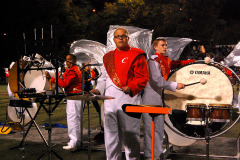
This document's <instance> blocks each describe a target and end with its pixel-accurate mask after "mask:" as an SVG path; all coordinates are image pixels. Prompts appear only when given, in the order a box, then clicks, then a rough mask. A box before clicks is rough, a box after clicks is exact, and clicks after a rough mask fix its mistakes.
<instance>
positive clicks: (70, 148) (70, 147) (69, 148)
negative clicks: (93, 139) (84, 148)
mask: <svg viewBox="0 0 240 160" xmlns="http://www.w3.org/2000/svg"><path fill="white" fill-rule="evenodd" d="M63 149H65V150H72V149H75V147H73V146H70V145H67V146H63Z"/></svg>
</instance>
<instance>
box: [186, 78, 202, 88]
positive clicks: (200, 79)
mask: <svg viewBox="0 0 240 160" xmlns="http://www.w3.org/2000/svg"><path fill="white" fill-rule="evenodd" d="M198 83H201V84H202V85H204V84H206V83H207V80H206V79H205V78H201V79H200V81H199V82H195V83H190V84H186V85H185V87H186V86H191V85H194V84H198Z"/></svg>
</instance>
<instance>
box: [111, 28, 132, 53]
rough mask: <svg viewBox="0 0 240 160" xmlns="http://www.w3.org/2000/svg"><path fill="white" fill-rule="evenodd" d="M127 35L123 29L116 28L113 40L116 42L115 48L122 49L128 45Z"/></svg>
mask: <svg viewBox="0 0 240 160" xmlns="http://www.w3.org/2000/svg"><path fill="white" fill-rule="evenodd" d="M128 40H129V37H128V35H127V32H126V31H125V30H124V29H118V30H116V31H115V33H114V38H113V41H114V43H115V44H116V47H117V49H119V50H123V49H124V48H126V47H127V46H128Z"/></svg>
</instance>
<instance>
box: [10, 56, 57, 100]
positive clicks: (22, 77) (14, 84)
mask: <svg viewBox="0 0 240 160" xmlns="http://www.w3.org/2000/svg"><path fill="white" fill-rule="evenodd" d="M36 62H37V63H36ZM17 68H18V66H17V62H16V63H15V64H14V65H13V66H12V68H11V70H10V74H9V87H10V90H11V92H12V93H13V95H14V96H15V97H16V98H18V99H20V98H19V96H18V92H19V88H20V87H23V88H35V89H36V92H37V93H42V92H45V91H46V90H48V89H50V83H49V81H48V80H47V79H46V76H45V71H47V72H49V74H50V75H51V77H54V78H56V73H55V70H47V69H46V68H54V67H53V65H52V64H51V63H50V62H48V61H46V60H44V61H43V62H41V63H40V62H39V61H36V60H35V61H34V63H33V62H27V61H25V60H23V59H20V60H19V68H20V69H24V72H19V73H18V71H17V70H18V69H17ZM18 77H19V78H18ZM55 86H56V85H55V84H52V89H55ZM23 100H29V98H23Z"/></svg>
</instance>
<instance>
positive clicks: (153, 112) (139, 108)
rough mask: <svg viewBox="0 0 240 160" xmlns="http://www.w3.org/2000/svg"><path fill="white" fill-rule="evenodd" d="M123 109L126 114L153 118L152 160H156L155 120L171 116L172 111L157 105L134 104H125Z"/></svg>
mask: <svg viewBox="0 0 240 160" xmlns="http://www.w3.org/2000/svg"><path fill="white" fill-rule="evenodd" d="M122 108H123V111H124V112H130V113H149V115H150V116H151V117H152V160H154V118H155V117H156V116H158V115H164V114H170V113H171V112H172V109H171V108H166V107H162V106H157V105H155V106H153V105H150V106H145V105H132V104H124V105H123V106H122Z"/></svg>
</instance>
